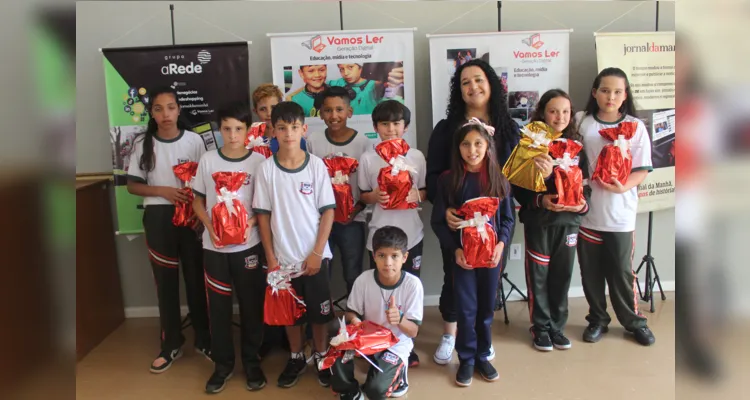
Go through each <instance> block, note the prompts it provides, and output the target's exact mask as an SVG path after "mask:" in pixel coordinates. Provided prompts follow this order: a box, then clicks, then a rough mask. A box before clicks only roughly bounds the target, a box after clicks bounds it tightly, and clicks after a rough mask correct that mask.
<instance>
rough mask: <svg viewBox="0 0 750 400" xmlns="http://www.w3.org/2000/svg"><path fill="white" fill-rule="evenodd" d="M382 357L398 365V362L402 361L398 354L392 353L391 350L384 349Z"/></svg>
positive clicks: (389, 362)
mask: <svg viewBox="0 0 750 400" xmlns="http://www.w3.org/2000/svg"><path fill="white" fill-rule="evenodd" d="M380 359H381V360H383V361H385V362H387V363H388V364H391V365H396V366H398V362H399V361H401V360H399V358H398V356H397V355H395V354H393V353H391V352H390V351H384V352H383V355H382V356H380Z"/></svg>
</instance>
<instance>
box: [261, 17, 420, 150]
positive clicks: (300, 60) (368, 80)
mask: <svg viewBox="0 0 750 400" xmlns="http://www.w3.org/2000/svg"><path fill="white" fill-rule="evenodd" d="M268 36H269V37H270V38H271V64H272V69H273V82H274V84H275V85H277V86H278V87H280V88H282V91H283V92H284V100H287V101H294V102H296V103H298V104H299V105H301V106H302V108H303V109H304V111H305V115H306V119H305V122H306V123H307V124H308V131H307V134H308V135H314V134H319V133H320V134H322V133H323V131H324V130H325V128H326V125H325V123H323V121H322V120H321V119H320V117H319V111H318V110H317V109H316V108H315V106H314V102H315V95H316V93H320V92H322V91H323V90H324V89H325V88H326V87H328V86H344V87H348V88H350V89H352V90H353V91H354V93H355V94H356V97H355V98H354V100H352V103H351V105H352V109H353V111H354V112H353V114H354V115H353V117H352V118H351V119H350V120H349V121H348V123H347V125H348V126H349V127H351V128H353V129H355V130H357V131H358V132H360V133H363V134H365V135H366V136H367V137H368V138H370V139H371V140H373V141H375V142H377V141H379V140H380V139H379V138H378V135H377V133H375V130H374V128H373V125H372V111H373V109H374V108H375V106H376V105H377V104H378V103H380V102H382V101H385V100H397V101H400V102H402V103H404V104H405V105H406V106H407V107H408V108H409V110H410V111H411V123H410V125H409V127H408V129H407V131H406V133H405V135H404V139H406V141H407V142H408V143H409V145H410V146H411V147H415V148H416V146H417V134H416V132H417V123H416V120H417V118H416V112H415V111H416V107H415V104H416V101H415V100H416V99H415V90H414V29H413V28H412V29H395V30H394V29H389V30H357V31H331V32H303V33H283V34H268Z"/></svg>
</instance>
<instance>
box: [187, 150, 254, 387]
mask: <svg viewBox="0 0 750 400" xmlns="http://www.w3.org/2000/svg"><path fill="white" fill-rule="evenodd" d="M264 161H265V157H264V156H262V155H260V154H259V153H253V152H250V153H248V154H247V155H245V156H244V157H241V158H230V157H228V156H226V155H225V154H224V153H223V152H222V149H217V150H213V151H210V152H208V153H206V154H204V155H203V157H201V160H200V163H199V164H198V172H197V173H196V177H195V184H194V185H193V191H194V192H195V195H196V196H200V197H202V198H204V199H205V204H206V213H208V217H209V219H211V218H212V212H211V210H212V208H213V207H214V206H215V205H216V204H217V202H218V194H217V193H216V189H215V182H214V179H213V177H212V175H213V174H214V173H215V172H234V171H241V172H245V173H247V174H248V176H247V178H246V179H245V182H244V184H243V185H242V187H241V188H240V190H239V191H238V192H237V194H238V196H239V200H240V202H241V203H242V205H243V206H244V207H245V210H247V213H248V214H247V216H248V219H250V218H252V217H253V211H252V207H251V206H252V198H253V192H254V185H253V183H254V180H255V174H256V173H257V172H256V171H257V168H258V166H259V165H260V164H261V163H263V162H264ZM203 249H204V253H203V254H204V268H205V281H206V298H207V299H208V306H209V312H210V317H211V319H210V321H211V333H212V335H213V339H214V340H213V344H212V348H211V355H212V359H213V361H214V363H215V364H216V369H217V370H221V371H222V372H224V373H229V372H231V371H232V370H233V369H234V361H235V357H234V339H233V335H232V314H233V306H232V294H233V293H234V294H235V295H236V296H237V300H238V303H239V308H240V321H241V322H240V338H241V339H240V343H241V345H240V348H241V358H242V364H243V366H244V368H245V371H248V370H249V368H251V367H258V366H259V365H260V358H259V357H258V352H259V350H260V346H261V344H262V342H263V302H264V296H265V287H266V271H265V268H267V266H266V257H265V252H264V251H263V245H262V244H261V243H260V235H259V233H258V227H257V225H254V226H253V227H252V228H251V229H250V230H249V231H248V233H247V241H246V242H245V243H243V244H236V245H227V246H224V247H220V248H217V247H215V246H214V244H213V242H212V241H211V237H210V233H209V230H208V229H206V230H204V232H203Z"/></svg>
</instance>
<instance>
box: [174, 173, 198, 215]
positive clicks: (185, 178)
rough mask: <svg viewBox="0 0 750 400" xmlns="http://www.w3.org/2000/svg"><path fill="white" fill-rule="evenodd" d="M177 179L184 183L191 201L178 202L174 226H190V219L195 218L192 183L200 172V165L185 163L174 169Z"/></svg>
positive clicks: (175, 209)
mask: <svg viewBox="0 0 750 400" xmlns="http://www.w3.org/2000/svg"><path fill="white" fill-rule="evenodd" d="M172 170H173V171H174V174H175V175H176V176H177V179H179V180H180V182H182V184H183V187H184V188H185V192H186V194H187V196H188V199H189V201H188V202H187V203H182V202H178V203H177V204H176V205H175V208H174V215H173V216H172V224H174V226H190V218H192V217H193V215H195V214H194V211H193V198H194V197H195V195H194V194H193V189H192V188H191V187H190V181H192V180H193V177H194V176H195V173H196V172H197V171H198V163H197V162H195V161H188V162H184V163H182V164H179V165H175V166H174V167H172Z"/></svg>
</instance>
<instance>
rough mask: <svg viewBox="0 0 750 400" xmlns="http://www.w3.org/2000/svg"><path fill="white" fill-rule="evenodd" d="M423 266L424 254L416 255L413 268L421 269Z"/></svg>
mask: <svg viewBox="0 0 750 400" xmlns="http://www.w3.org/2000/svg"><path fill="white" fill-rule="evenodd" d="M421 266H422V256H416V257H414V260H412V269H414V270H415V271H419V268H420V267H421Z"/></svg>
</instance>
